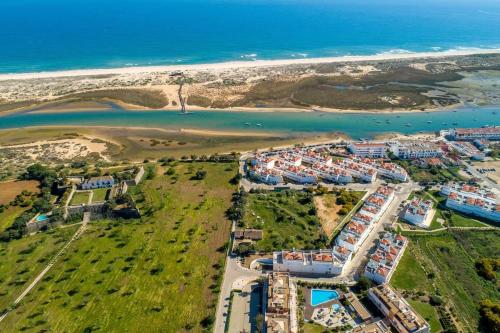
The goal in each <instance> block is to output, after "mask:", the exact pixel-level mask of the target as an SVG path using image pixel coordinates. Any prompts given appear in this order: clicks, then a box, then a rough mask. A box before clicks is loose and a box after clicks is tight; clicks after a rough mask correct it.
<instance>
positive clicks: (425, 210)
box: [402, 198, 435, 228]
mask: <svg viewBox="0 0 500 333" xmlns="http://www.w3.org/2000/svg"><path fill="white" fill-rule="evenodd" d="M434 212H435V211H434V210H433V204H432V201H431V200H423V199H420V198H414V199H413V200H411V201H410V202H409V203H408V204H407V205H406V207H405V209H404V212H403V216H402V218H403V220H405V221H406V222H408V223H411V224H414V225H416V226H418V227H420V228H429V226H430V224H431V222H432V218H433V217H434Z"/></svg>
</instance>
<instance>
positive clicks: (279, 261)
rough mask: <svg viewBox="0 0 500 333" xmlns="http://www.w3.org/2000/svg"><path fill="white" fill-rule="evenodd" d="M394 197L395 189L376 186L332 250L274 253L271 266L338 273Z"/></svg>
mask: <svg viewBox="0 0 500 333" xmlns="http://www.w3.org/2000/svg"><path fill="white" fill-rule="evenodd" d="M393 198H394V189H393V188H391V187H388V186H382V187H379V188H378V189H377V190H376V191H375V192H374V193H373V194H371V195H370V196H369V197H368V198H367V200H366V202H365V203H364V204H363V206H362V207H361V208H360V210H359V211H358V212H357V213H356V214H354V215H353V216H352V218H351V220H350V221H349V223H347V225H346V226H345V227H344V229H343V230H342V231H341V233H340V234H339V236H337V238H336V239H335V245H334V246H333V249H331V250H303V251H298V250H293V251H284V250H283V251H276V252H274V253H273V270H274V271H275V272H287V273H290V274H294V275H314V276H334V275H340V274H342V272H343V269H344V268H345V267H346V264H347V263H348V262H349V261H350V260H351V259H352V257H353V255H354V254H355V253H356V251H357V250H358V249H359V247H360V246H361V245H362V244H363V242H364V241H365V240H366V238H367V237H368V235H369V234H370V232H371V231H372V230H373V228H374V226H375V224H376V223H377V222H378V221H379V219H380V217H381V216H382V214H383V213H384V211H385V210H386V209H387V207H388V206H389V204H390V203H391V201H392V200H393Z"/></svg>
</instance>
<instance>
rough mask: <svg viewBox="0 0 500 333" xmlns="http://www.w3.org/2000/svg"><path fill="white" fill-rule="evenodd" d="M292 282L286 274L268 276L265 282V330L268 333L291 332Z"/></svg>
mask: <svg viewBox="0 0 500 333" xmlns="http://www.w3.org/2000/svg"><path fill="white" fill-rule="evenodd" d="M292 293H293V291H292V281H291V280H290V276H289V275H288V274H287V273H272V274H269V276H268V280H267V305H266V315H265V320H266V328H267V330H266V331H267V332H268V333H291V332H292V326H295V325H292V318H293V317H294V316H292V312H291V311H292V306H291V305H292V303H293V302H292V299H293V298H294V295H292Z"/></svg>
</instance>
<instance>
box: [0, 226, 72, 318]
mask: <svg viewBox="0 0 500 333" xmlns="http://www.w3.org/2000/svg"><path fill="white" fill-rule="evenodd" d="M75 230H76V227H68V228H61V229H54V230H51V231H48V232H45V233H39V234H36V235H33V236H29V237H25V238H21V239H18V240H12V241H10V242H9V243H0V261H1V262H2V264H1V265H0V311H2V310H4V309H5V308H7V307H8V306H9V305H10V304H11V303H12V302H13V301H14V300H15V299H16V298H17V297H18V296H19V294H20V293H21V292H22V290H23V289H24V288H26V287H27V286H28V285H29V283H30V282H31V281H32V279H33V278H34V277H35V276H36V275H37V274H38V273H39V272H40V271H41V270H42V269H43V267H45V265H47V264H48V262H49V261H50V259H51V258H52V257H53V256H54V254H55V253H56V252H57V251H58V250H59V249H60V248H62V247H63V245H64V243H65V242H66V241H67V240H68V239H69V238H70V236H71V235H73V234H74V232H75Z"/></svg>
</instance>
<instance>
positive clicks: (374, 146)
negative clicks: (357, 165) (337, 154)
mask: <svg viewBox="0 0 500 333" xmlns="http://www.w3.org/2000/svg"><path fill="white" fill-rule="evenodd" d="M347 148H348V149H349V151H350V152H351V153H352V154H353V155H355V156H356V157H370V158H384V157H386V156H387V145H386V144H385V143H374V142H372V143H365V142H363V143H356V142H353V143H351V144H350V145H349V146H348V147H347Z"/></svg>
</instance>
